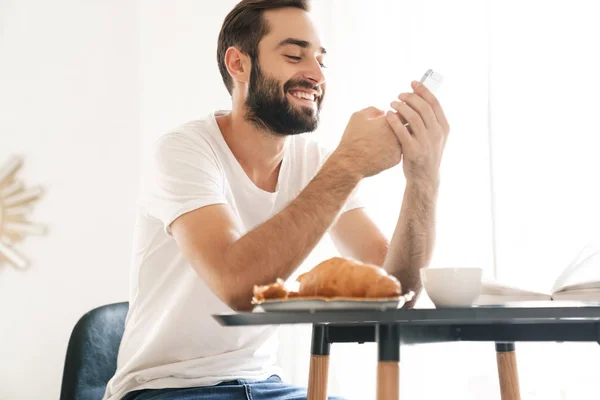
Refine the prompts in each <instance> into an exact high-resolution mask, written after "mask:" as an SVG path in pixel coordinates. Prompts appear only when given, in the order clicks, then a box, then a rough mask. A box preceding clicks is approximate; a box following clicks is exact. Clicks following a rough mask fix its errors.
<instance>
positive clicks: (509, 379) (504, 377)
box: [496, 343, 521, 400]
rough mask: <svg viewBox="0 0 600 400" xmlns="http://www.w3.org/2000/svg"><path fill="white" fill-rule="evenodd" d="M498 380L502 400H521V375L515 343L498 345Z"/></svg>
mask: <svg viewBox="0 0 600 400" xmlns="http://www.w3.org/2000/svg"><path fill="white" fill-rule="evenodd" d="M496 361H497V363H498V380H499V381H500V397H501V399H502V400H520V399H521V394H520V390H519V375H518V372H517V357H516V356H515V344H514V343H496Z"/></svg>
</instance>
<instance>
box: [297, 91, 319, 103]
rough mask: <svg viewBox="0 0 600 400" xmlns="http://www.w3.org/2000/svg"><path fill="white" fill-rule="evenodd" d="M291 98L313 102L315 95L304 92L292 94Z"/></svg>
mask: <svg viewBox="0 0 600 400" xmlns="http://www.w3.org/2000/svg"><path fill="white" fill-rule="evenodd" d="M292 96H296V97H298V98H300V99H306V100H310V101H315V95H313V94H308V93H304V92H293V93H292Z"/></svg>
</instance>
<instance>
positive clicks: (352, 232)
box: [331, 208, 388, 267]
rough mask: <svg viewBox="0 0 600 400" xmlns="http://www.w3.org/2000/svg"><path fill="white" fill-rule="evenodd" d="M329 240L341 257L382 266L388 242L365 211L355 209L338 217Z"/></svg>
mask: <svg viewBox="0 0 600 400" xmlns="http://www.w3.org/2000/svg"><path fill="white" fill-rule="evenodd" d="M331 239H332V240H333V243H334V245H335V247H336V248H337V249H338V251H339V252H340V254H341V255H342V256H343V257H347V258H352V259H354V260H358V261H360V262H362V263H365V264H373V265H377V266H380V267H381V266H383V263H384V261H385V257H386V254H387V252H388V240H387V239H386V237H385V235H384V234H383V233H382V232H381V231H380V230H379V228H378V227H377V225H375V223H374V222H373V221H372V220H371V218H370V217H369V215H368V214H367V212H366V210H365V209H363V208H356V209H354V210H350V211H347V212H345V213H343V214H342V215H340V217H339V218H338V220H337V222H336V223H335V225H333V226H332V227H331Z"/></svg>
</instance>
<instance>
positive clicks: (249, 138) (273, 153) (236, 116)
mask: <svg viewBox="0 0 600 400" xmlns="http://www.w3.org/2000/svg"><path fill="white" fill-rule="evenodd" d="M216 119H217V124H218V125H219V128H220V129H221V133H222V134H223V138H224V139H225V142H226V143H227V145H228V146H229V149H230V150H231V152H232V153H233V155H234V156H235V158H236V159H237V161H238V162H239V164H240V165H241V166H242V168H243V169H244V171H245V172H246V174H247V175H248V177H249V178H250V179H251V180H252V181H253V182H254V184H255V185H256V186H258V187H259V188H261V189H263V190H266V191H268V192H274V191H275V189H276V187H277V180H278V177H279V169H280V167H281V161H282V160H283V154H284V151H285V144H286V141H287V137H285V136H275V135H273V134H271V133H269V132H266V131H264V130H262V129H259V128H258V127H256V126H255V125H254V124H252V123H251V122H249V121H247V120H246V119H245V118H244V112H243V111H242V110H236V109H234V110H233V111H232V112H231V113H229V114H227V115H222V116H217V117H216Z"/></svg>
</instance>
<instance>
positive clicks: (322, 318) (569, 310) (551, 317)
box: [213, 302, 600, 326]
mask: <svg viewBox="0 0 600 400" xmlns="http://www.w3.org/2000/svg"><path fill="white" fill-rule="evenodd" d="M213 317H214V318H215V319H216V320H217V321H218V322H219V323H220V324H221V325H224V326H242V325H283V324H314V323H331V324H334V323H342V324H348V323H359V324H360V323H365V324H381V323H397V324H407V325H436V324H448V323H453V324H489V323H528V324H530V323H534V324H535V323H544V324H546V323H565V322H569V321H572V322H576V321H587V322H592V321H600V306H598V305H583V304H581V303H572V304H568V305H567V306H565V305H561V306H556V305H553V304H552V302H549V303H545V302H544V303H536V305H535V306H532V304H531V303H529V304H527V306H521V305H518V304H515V305H512V306H509V307H506V306H504V307H471V308H439V309H437V308H430V309H429V308H425V309H410V310H409V309H388V310H384V311H375V310H327V311H325V310H319V311H280V312H242V313H233V314H218V315H214V316H213Z"/></svg>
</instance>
